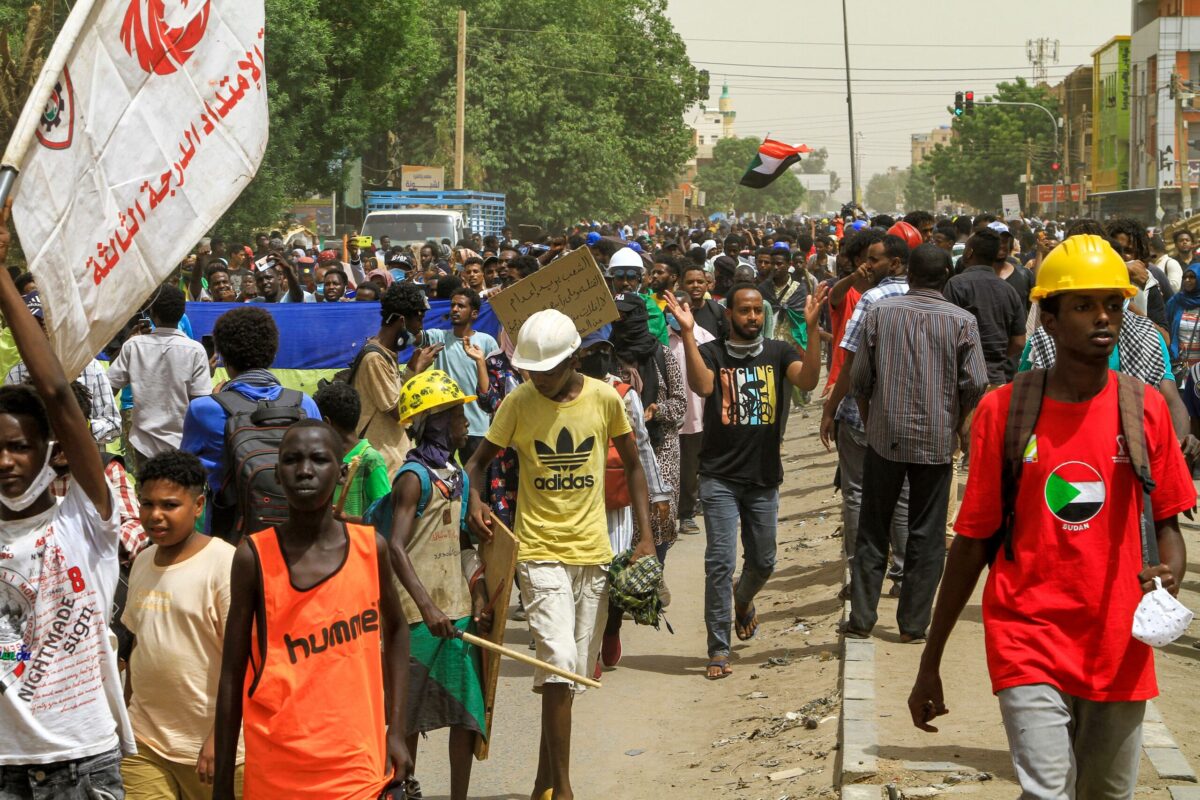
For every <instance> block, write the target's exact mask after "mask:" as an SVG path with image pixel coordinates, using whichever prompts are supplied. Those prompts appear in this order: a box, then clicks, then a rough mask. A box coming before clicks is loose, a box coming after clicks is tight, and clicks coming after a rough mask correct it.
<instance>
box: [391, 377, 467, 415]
mask: <svg viewBox="0 0 1200 800" xmlns="http://www.w3.org/2000/svg"><path fill="white" fill-rule="evenodd" d="M474 401H475V395H473V394H463V393H462V389H460V388H458V384H457V383H455V382H454V379H453V378H451V377H450V376H449V375H447V374H446V373H445V372H443V371H442V370H440V369H429V370H426V371H424V372H422V373H420V374H419V375H417V376H416V377H413V378H410V379H409V380H408V382H406V383H405V384H404V386H402V387H401V388H400V402H399V403H398V404H397V409H398V410H399V412H400V421H401V422H406V421H408V420H410V419H412V418H413V417H415V416H417V415H418V414H433V413H436V412H438V411H445V410H446V409H447V408H453V407H454V406H461V405H463V404H465V403H472V402H474Z"/></svg>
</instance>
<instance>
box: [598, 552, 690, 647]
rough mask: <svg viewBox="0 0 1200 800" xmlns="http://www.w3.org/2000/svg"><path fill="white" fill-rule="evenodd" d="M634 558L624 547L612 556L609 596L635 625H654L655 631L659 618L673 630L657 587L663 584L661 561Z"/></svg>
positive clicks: (609, 572) (609, 573)
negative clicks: (622, 550) (616, 554)
mask: <svg viewBox="0 0 1200 800" xmlns="http://www.w3.org/2000/svg"><path fill="white" fill-rule="evenodd" d="M632 559H633V550H626V551H625V552H623V553H621V554H620V555H619V556H617V557H616V558H615V559H613V562H612V566H610V567H609V570H608V597H609V600H610V601H611V602H612V604H613V605H614V606H616V607H617V609H619V610H620V611H623V612H624V611H627V612H629V615H630V616H631V617H632V618H633V621H634V622H635V623H637V624H638V625H653V626H654V629H655V630H658V623H659V619H660V618H661V619H662V621H663V622H664V623H666V625H667V630H668V631H670V632H671V633H675V631H674V629H672V628H671V623H669V622H667V619H666V615H665V614H663V605H662V599H661V598H660V597H659V589H660V588H661V587H662V580H663V569H662V564H660V563H659V561H658V559H657V558H656V557H654V556H642V557H641V558H639V559H638V560H637V561H634V562H633V563H630V562H631V560H632Z"/></svg>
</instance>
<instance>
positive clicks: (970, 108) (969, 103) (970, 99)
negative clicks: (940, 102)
mask: <svg viewBox="0 0 1200 800" xmlns="http://www.w3.org/2000/svg"><path fill="white" fill-rule="evenodd" d="M965 111H966V113H968V114H974V113H975V93H974V92H967V94H966V104H965Z"/></svg>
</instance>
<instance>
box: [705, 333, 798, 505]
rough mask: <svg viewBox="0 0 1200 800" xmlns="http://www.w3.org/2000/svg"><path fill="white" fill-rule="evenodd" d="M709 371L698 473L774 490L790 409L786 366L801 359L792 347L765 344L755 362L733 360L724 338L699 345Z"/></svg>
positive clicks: (780, 470)
mask: <svg viewBox="0 0 1200 800" xmlns="http://www.w3.org/2000/svg"><path fill="white" fill-rule="evenodd" d="M700 355H701V356H702V357H703V358H704V363H705V364H706V365H707V366H708V367H709V368H710V369H711V370H712V371H713V373H714V374H713V377H714V379H715V380H714V382H713V393H712V394H711V395H709V397H708V398H707V399H706V400H705V402H704V439H703V444H702V446H701V449H700V474H701V475H707V476H710V477H713V478H720V479H721V480H725V481H731V482H733V483H747V484H750V485H752V486H764V487H774V486H778V485H779V484H780V483H781V482H782V481H783V461H782V460H781V458H780V455H779V447H780V442H781V441H782V440H783V431H784V428H785V427H786V426H787V415H788V408H789V406H790V405H791V396H792V393H791V384H790V383H789V382H788V379H787V371H788V367H789V366H791V365H792V364H793V363H795V362H797V361H800V360H801V358H800V354H799V353H798V352H797V351H796V348H794V347H792V346H791V345H789V344H787V343H785V342H780V341H775V340H768V341H766V342H763V350H762V352H761V353H759V354H758V356H756V357H754V358H733V357H732V356H730V355H729V352H728V351H727V350H726V349H725V342H724V340H720V339H718V340H717V341H715V342H708V343H706V344H703V345H701V346H700Z"/></svg>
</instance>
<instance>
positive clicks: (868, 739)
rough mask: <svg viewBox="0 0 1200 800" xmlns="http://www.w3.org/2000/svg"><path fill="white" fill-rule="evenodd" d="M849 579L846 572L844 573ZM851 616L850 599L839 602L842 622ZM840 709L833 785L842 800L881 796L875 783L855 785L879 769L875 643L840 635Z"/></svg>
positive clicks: (847, 578)
mask: <svg viewBox="0 0 1200 800" xmlns="http://www.w3.org/2000/svg"><path fill="white" fill-rule="evenodd" d="M846 581H847V582H848V581H849V575H847V576H846ZM849 617H850V601H849V600H847V601H845V602H844V603H843V604H842V622H843V623H845V622H846V620H847V619H849ZM841 651H842V652H841V655H842V658H841V677H840V689H841V695H842V711H841V715H840V717H841V718H840V720H839V726H838V762H837V768H836V771H835V785H836V786H838V787H840V788H841V793H842V797H843V798H844V799H845V800H867V798H873V799H874V798H878V797H879V796H880V794H879V792H880V790H879V787H878V786H854V785H853V784H854V783H856V782H858V781H862V780H865V779H867V778H870V777H872V776H874V775H875V773H876V772H877V771H878V757H877V754H878V752H879V732H878V730H877V727H876V713H875V643H874V641H872V640H871V639H850V638H847V637H845V636H843V637H842V646H841Z"/></svg>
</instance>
